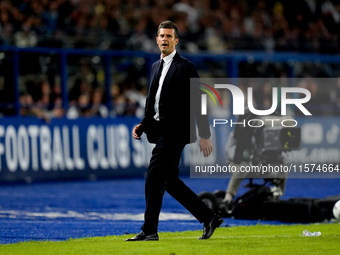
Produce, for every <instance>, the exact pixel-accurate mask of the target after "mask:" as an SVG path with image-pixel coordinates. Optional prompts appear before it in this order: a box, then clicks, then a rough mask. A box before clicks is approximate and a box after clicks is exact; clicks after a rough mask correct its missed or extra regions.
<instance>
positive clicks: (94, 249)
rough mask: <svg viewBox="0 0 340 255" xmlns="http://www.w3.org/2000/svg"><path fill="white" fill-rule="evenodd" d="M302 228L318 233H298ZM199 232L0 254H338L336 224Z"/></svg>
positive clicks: (34, 246)
mask: <svg viewBox="0 0 340 255" xmlns="http://www.w3.org/2000/svg"><path fill="white" fill-rule="evenodd" d="M304 230H309V231H311V232H317V231H321V236H318V237H306V236H302V232H303V231H304ZM201 235H202V231H186V232H177V233H159V236H160V240H159V241H158V242H151V241H150V242H125V241H124V240H125V239H126V238H129V237H132V236H133V235H124V236H107V237H94V238H82V239H70V240H68V241H59V242H51V241H44V242H36V241H34V242H33V241H31V242H24V243H15V244H6V245H0V254H4V255H5V254H6V255H11V254H15V255H19V254H25V255H31V254H32V255H39V254H43V255H46V254H72V255H78V254H98V255H101V254H110V255H112V254H127V255H131V254H148V255H158V254H167V255H175V254H176V255H180V254H188V255H193V254H199V255H204V254H213V255H220V254H233V255H235V254H252V255H253V254H255V255H256V254H280V255H281V254H289V255H291V254H313V255H315V254H327V255H330V254H340V225H339V223H338V222H336V223H329V224H309V225H275V226H272V225H256V226H248V227H245V226H239V227H221V228H219V229H217V230H216V231H215V233H214V235H213V236H212V238H211V239H209V240H197V239H198V237H200V236H201Z"/></svg>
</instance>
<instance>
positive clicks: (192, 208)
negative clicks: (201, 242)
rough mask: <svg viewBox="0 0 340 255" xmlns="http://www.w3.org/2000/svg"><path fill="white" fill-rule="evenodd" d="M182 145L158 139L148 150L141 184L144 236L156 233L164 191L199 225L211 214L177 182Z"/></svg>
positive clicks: (211, 216) (190, 192) (199, 200)
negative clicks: (149, 150) (152, 147)
mask: <svg viewBox="0 0 340 255" xmlns="http://www.w3.org/2000/svg"><path fill="white" fill-rule="evenodd" d="M184 146H185V144H178V143H174V142H172V143H171V142H169V143H166V144H165V143H164V141H163V139H162V137H161V138H159V139H158V141H157V143H156V146H155V148H154V149H153V151H152V157H151V160H150V165H149V168H148V172H147V175H146V182H145V200H146V209H145V215H144V224H143V226H142V230H143V232H144V233H146V234H153V233H156V232H157V228H158V218H159V214H160V211H161V207H162V201H163V195H164V192H165V191H167V192H168V193H169V194H170V195H171V196H172V197H173V198H175V199H176V200H177V201H178V202H179V203H180V204H182V205H183V206H184V207H185V208H186V209H187V210H188V211H189V212H190V213H191V214H192V215H193V216H194V217H195V218H196V219H197V220H198V221H199V222H201V223H202V222H204V223H208V222H210V221H211V219H212V218H213V216H214V212H213V211H212V210H211V209H210V208H208V207H207V206H206V205H205V204H204V203H203V202H202V200H201V199H200V198H199V197H198V196H197V195H196V194H195V193H194V192H193V191H192V190H191V189H190V188H189V187H188V186H186V185H185V184H184V182H183V181H182V180H180V179H179V176H178V175H179V162H180V158H181V154H182V151H183V149H184Z"/></svg>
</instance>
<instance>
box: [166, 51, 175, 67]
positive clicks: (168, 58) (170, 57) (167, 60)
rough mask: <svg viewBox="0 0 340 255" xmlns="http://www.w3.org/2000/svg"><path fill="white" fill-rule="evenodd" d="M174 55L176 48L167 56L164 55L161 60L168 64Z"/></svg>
mask: <svg viewBox="0 0 340 255" xmlns="http://www.w3.org/2000/svg"><path fill="white" fill-rule="evenodd" d="M175 55H176V50H174V51H173V52H172V53H171V54H169V55H168V56H166V57H164V58H163V60H164V62H165V64H169V62H170V61H171V60H172V59H173V58H174V56H175Z"/></svg>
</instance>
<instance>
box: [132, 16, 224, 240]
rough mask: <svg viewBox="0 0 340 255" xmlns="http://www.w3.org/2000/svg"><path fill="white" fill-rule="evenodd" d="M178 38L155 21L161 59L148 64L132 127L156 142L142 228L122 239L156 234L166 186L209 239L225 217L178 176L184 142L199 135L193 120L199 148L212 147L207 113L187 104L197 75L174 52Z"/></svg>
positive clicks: (154, 237) (135, 133) (167, 26)
mask: <svg viewBox="0 0 340 255" xmlns="http://www.w3.org/2000/svg"><path fill="white" fill-rule="evenodd" d="M178 40H179V39H178V30H177V27H176V25H175V24H174V23H172V22H171V21H164V22H162V23H161V24H160V25H159V27H158V31H157V37H156V41H157V44H158V47H159V49H160V51H161V59H160V60H158V61H156V62H155V63H154V64H153V65H152V68H151V79H150V81H151V82H150V89H149V93H148V97H147V101H146V106H145V116H144V118H143V120H142V121H141V123H140V124H138V125H137V126H136V127H135V128H134V130H133V132H132V136H133V138H135V139H138V140H140V139H141V135H142V134H143V133H145V134H146V136H147V139H148V141H149V142H150V143H155V144H156V145H155V147H154V149H153V150H152V157H151V159H150V164H149V167H148V171H147V174H146V181H145V201H146V208H145V214H144V224H143V226H142V228H141V229H142V232H141V233H139V234H138V235H136V236H135V237H133V238H130V239H127V240H126V241H157V240H158V239H159V238H158V234H157V229H158V221H159V214H160V211H161V207H162V201H163V195H164V192H165V191H167V192H168V193H169V194H170V195H171V196H172V197H174V198H175V199H176V200H177V201H178V202H179V203H181V204H182V205H183V206H184V207H185V208H186V209H187V210H188V211H189V212H190V213H191V214H192V215H193V216H194V217H195V218H196V219H197V220H198V221H199V222H201V223H204V229H203V230H204V231H203V235H202V236H201V237H200V238H199V239H209V238H210V237H211V236H212V234H213V233H214V231H215V229H216V228H218V227H219V226H221V224H222V223H223V219H222V218H221V217H220V216H218V215H216V214H215V213H214V212H213V211H212V210H211V209H210V208H209V207H207V206H206V205H205V203H204V202H203V201H202V200H201V199H200V198H199V197H198V196H197V195H196V194H195V193H194V192H193V191H192V190H191V189H190V188H189V187H188V186H186V185H185V184H184V182H183V181H182V180H181V179H180V178H179V162H180V158H181V154H182V151H183V149H184V147H185V146H186V144H189V143H193V142H195V141H196V139H197V137H196V128H195V124H194V123H195V122H196V123H197V126H198V131H199V136H200V142H199V146H200V151H201V152H203V154H204V156H205V157H208V156H209V155H210V154H211V153H212V151H213V147H212V145H211V142H210V129H209V122H208V118H207V116H206V115H201V114H200V109H199V107H190V96H191V95H190V78H198V73H197V70H196V68H195V66H194V65H193V64H192V63H191V62H190V61H189V60H187V59H185V58H183V57H181V56H180V55H179V54H178V53H177V52H176V45H177V43H178ZM178 91H181V93H178ZM197 91H198V90H197ZM190 108H191V110H193V111H194V114H192V113H191V112H190ZM196 112H197V113H196Z"/></svg>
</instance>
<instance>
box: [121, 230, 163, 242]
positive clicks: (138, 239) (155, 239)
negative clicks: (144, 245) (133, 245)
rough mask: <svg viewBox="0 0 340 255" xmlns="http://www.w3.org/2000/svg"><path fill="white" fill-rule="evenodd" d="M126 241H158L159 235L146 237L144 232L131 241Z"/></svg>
mask: <svg viewBox="0 0 340 255" xmlns="http://www.w3.org/2000/svg"><path fill="white" fill-rule="evenodd" d="M125 241H158V234H157V233H156V234H151V235H145V234H144V232H143V231H142V232H140V233H139V234H138V235H136V236H134V237H132V238H130V239H126V240H125Z"/></svg>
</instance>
